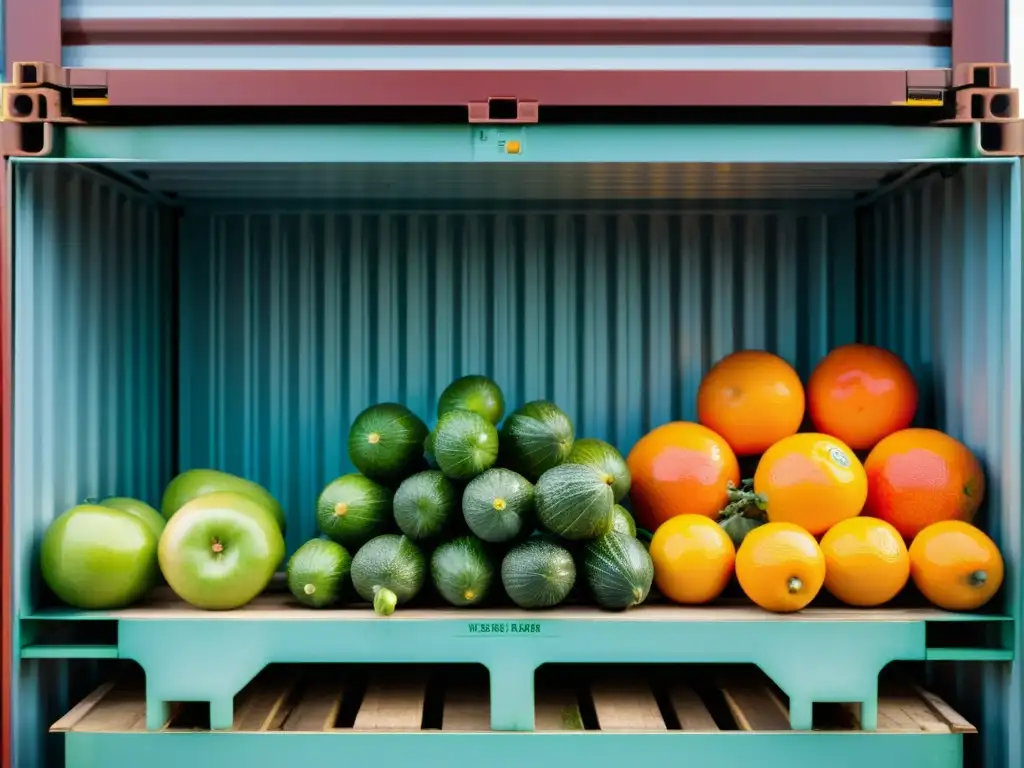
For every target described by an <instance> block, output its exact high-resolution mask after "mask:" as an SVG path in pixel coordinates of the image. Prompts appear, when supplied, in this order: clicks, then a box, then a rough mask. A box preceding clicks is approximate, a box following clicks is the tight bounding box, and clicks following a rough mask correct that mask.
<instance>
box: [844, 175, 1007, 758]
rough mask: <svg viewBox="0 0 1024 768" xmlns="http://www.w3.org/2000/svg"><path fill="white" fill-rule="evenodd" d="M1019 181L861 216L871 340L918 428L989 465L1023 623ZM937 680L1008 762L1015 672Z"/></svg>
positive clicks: (929, 183)
mask: <svg viewBox="0 0 1024 768" xmlns="http://www.w3.org/2000/svg"><path fill="white" fill-rule="evenodd" d="M1014 175H1016V174H1014V171H1013V170H1012V169H1011V168H1010V167H1009V166H1005V165H975V166H965V167H962V168H961V169H959V170H958V171H957V172H956V173H955V175H953V176H952V177H950V178H942V177H940V176H931V177H929V178H926V179H924V180H922V181H920V182H918V183H916V184H914V185H912V186H910V187H907V188H905V189H904V190H902V191H901V192H899V193H898V194H896V195H893V196H891V197H889V198H887V199H885V200H883V201H880V202H879V203H877V204H876V205H874V206H873V207H872V208H871V209H869V210H868V211H866V212H865V213H864V214H863V217H862V219H861V224H862V228H863V231H862V233H861V234H862V241H861V242H862V246H867V247H865V248H862V250H863V254H862V257H863V260H864V268H865V271H864V275H865V278H866V279H865V291H864V292H863V294H862V309H863V312H864V327H865V339H866V340H867V341H871V342H874V343H877V344H880V345H882V346H885V347H888V348H890V349H892V350H894V351H896V352H898V353H899V354H900V355H901V356H902V357H903V358H904V359H905V360H906V361H907V362H908V363H909V364H910V366H911V368H912V369H913V370H914V372H915V374H917V377H918V380H919V381H920V383H921V386H922V392H921V394H922V397H921V407H920V409H919V412H918V422H919V423H920V424H922V425H927V426H938V427H939V428H941V429H943V430H944V431H946V432H948V433H950V434H951V435H953V436H955V437H957V438H958V439H960V440H963V441H964V442H965V443H966V444H967V445H968V446H969V447H970V448H971V449H972V450H973V451H974V452H975V453H976V454H977V455H978V456H979V458H980V459H981V461H982V462H983V464H984V466H985V471H986V473H987V476H988V490H987V498H986V502H985V504H984V507H983V510H982V516H981V519H980V520H979V523H980V524H981V525H982V526H983V527H984V528H985V529H986V530H987V531H988V532H989V533H990V534H991V535H992V536H993V537H994V538H995V539H996V541H997V542H998V543H999V544H1000V546H1001V547H1002V550H1003V552H1004V555H1005V557H1006V560H1007V563H1008V566H1009V570H1008V579H1007V583H1006V588H1005V600H1006V606H1005V610H1007V612H1010V613H1013V614H1014V615H1016V616H1017V618H1018V619H1019V618H1020V616H1019V609H1017V608H1015V606H1019V605H1020V601H1021V583H1020V573H1019V568H1020V557H1021V552H1020V545H1021V534H1022V531H1021V528H1022V518H1021V476H1022V454H1021V426H1020V419H1021V391H1022V390H1021V381H1020V379H1019V373H1020V370H1021V355H1022V350H1021V347H1020V343H1019V342H1020V337H1021V329H1020V327H1019V323H1020V319H1021V317H1020V315H1021V308H1020V299H1021V285H1020V284H1019V281H1020V276H1021V270H1020V260H1021V254H1020V251H1019V247H1020V242H1019V230H1020V216H1021V211H1020V210H1019V206H1020V196H1019V194H1016V195H1015V194H1013V191H1012V187H1011V177H1012V176H1014ZM1017 183H1019V179H1017ZM1013 232H1017V234H1016V235H1013ZM1014 239H1015V240H1016V247H1014V244H1013V241H1014ZM1018 631H1019V630H1018ZM933 673H934V674H935V675H936V677H937V678H938V679H939V680H940V682H942V683H945V684H946V685H948V686H950V687H951V688H953V689H954V690H953V691H952V694H953V698H954V699H955V700H956V702H957V705H958V708H960V707H962V708H964V709H966V710H967V714H968V715H969V716H970V717H973V718H975V719H974V722H978V723H979V728H980V729H981V731H982V733H986V734H989V736H988V737H987V738H986V739H984V740H983V741H982V742H981V743H980V745H979V746H981V747H982V749H983V751H984V754H983V755H982V756H981V757H982V758H983V761H984V762H983V764H984V765H986V766H992V767H993V768H995V766H1003V765H1010V764H1013V763H1014V759H1013V758H1012V756H1010V755H1008V754H1007V753H1006V749H1007V748H1008V745H1009V740H1008V739H1007V738H1004V737H997V736H995V734H1008V733H1010V732H1011V730H1012V729H1013V728H1014V727H1015V726H1012V724H1011V720H1010V716H1009V714H1008V713H1010V712H1011V711H1015V712H1017V713H1018V715H1019V712H1020V709H1019V700H1020V696H1021V693H1020V689H1019V683H1015V684H1014V685H1013V686H1011V679H1010V675H1011V670H1010V668H1009V665H976V664H964V665H956V666H955V667H948V666H947V667H944V668H941V669H936V670H933ZM1018 678H1019V675H1018ZM1017 758H1019V755H1017ZM1017 762H1019V759H1018V760H1017Z"/></svg>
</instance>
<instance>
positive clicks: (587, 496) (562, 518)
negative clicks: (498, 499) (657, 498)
mask: <svg viewBox="0 0 1024 768" xmlns="http://www.w3.org/2000/svg"><path fill="white" fill-rule="evenodd" d="M535 503H536V506H537V519H538V520H539V521H540V522H541V524H542V525H543V526H544V528H546V529H547V530H549V531H551V532H552V533H554V534H556V535H557V536H561V537H562V538H564V539H569V540H571V541H579V540H582V539H593V538H596V537H597V536H600V535H601V534H604V533H607V532H608V531H610V530H611V529H612V523H613V516H612V507H613V506H614V505H615V499H614V497H613V495H612V489H611V486H610V485H608V484H607V483H606V482H605V481H604V478H603V477H602V476H601V474H600V473H599V472H598V471H597V470H595V469H593V468H591V467H588V466H585V465H583V464H563V465H561V466H558V467H555V468H554V469H549V470H548V471H547V472H545V473H544V474H543V475H541V478H540V480H538V481H537V486H536V489H535Z"/></svg>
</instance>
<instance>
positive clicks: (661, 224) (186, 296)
mask: <svg viewBox="0 0 1024 768" xmlns="http://www.w3.org/2000/svg"><path fill="white" fill-rule="evenodd" d="M853 242H854V237H853V216H852V213H851V212H848V213H847V214H846V215H844V216H840V215H835V216H826V215H819V216H801V215H796V214H774V215H769V214H746V215H744V214H728V213H721V214H678V215H671V214H649V213H635V212H630V211H622V212H620V213H616V214H596V213H579V214H573V213H561V214H557V215H554V214H544V213H540V212H534V213H522V214H477V213H468V214H429V213H427V214H418V213H408V214H404V213H392V214H370V213H335V214H330V213H308V214H300V213H296V214H269V213H268V214H259V215H242V214H217V213H208V214H202V213H192V214H189V215H187V216H186V217H185V220H184V224H183V235H182V248H181V251H182V283H183V285H185V286H189V288H188V289H187V290H185V291H183V292H182V297H181V318H182V331H181V361H180V366H181V367H180V372H181V393H180V395H181V401H180V417H181V443H180V446H181V465H182V467H183V468H187V467H198V466H214V467H218V468H222V469H227V470H229V471H234V472H239V473H241V474H244V475H246V476H247V477H251V478H253V479H256V480H258V481H260V482H263V483H265V484H267V486H268V487H269V488H270V489H271V490H272V491H273V492H274V493H275V494H276V495H277V496H278V498H280V499H281V501H282V503H283V504H284V506H285V508H286V510H287V512H288V516H289V528H288V536H289V542H288V543H289V546H290V548H291V549H294V548H295V547H296V546H297V545H298V544H300V543H301V542H303V541H304V540H305V539H307V538H309V537H310V536H311V535H313V533H314V522H315V518H314V515H313V514H312V511H313V508H314V507H313V504H314V500H315V498H316V495H317V493H318V492H319V490H320V488H321V487H322V486H323V485H324V484H326V483H327V482H328V481H329V480H331V479H332V478H333V477H335V476H337V475H339V474H341V473H343V472H346V471H350V469H351V465H350V464H349V462H348V457H347V455H346V449H345V441H346V436H347V432H348V427H349V424H350V423H351V421H352V418H353V417H354V416H355V414H356V413H358V412H359V411H360V410H362V409H363V408H365V407H366V406H368V405H370V404H371V403H374V402H378V401H387V400H399V401H403V402H406V403H407V404H409V406H410V407H412V408H413V409H414V410H415V411H416V412H417V413H418V414H420V416H422V417H423V418H425V419H427V420H428V421H429V420H431V417H432V411H433V408H434V404H435V401H436V398H437V396H438V394H439V393H440V391H441V390H442V389H443V388H444V386H445V385H446V384H447V383H448V382H449V381H450V380H451V379H452V378H454V377H455V376H458V375H461V374H465V373H471V372H484V373H487V374H490V375H493V376H494V377H495V378H496V379H497V381H498V382H499V383H500V384H501V386H502V387H503V388H504V389H505V392H506V397H507V400H508V402H509V403H510V404H513V405H515V404H519V403H523V402H525V401H527V400H532V399H535V398H539V397H549V398H552V399H554V400H555V401H556V402H558V403H559V404H561V405H562V406H563V407H565V408H566V410H567V411H568V413H569V414H570V416H571V417H572V418H573V419H574V421H575V423H576V426H577V430H578V432H579V434H580V435H592V436H596V437H602V438H605V439H608V440H611V441H612V442H614V443H615V444H617V445H618V446H619V447H620V448H622V449H623V450H628V449H629V448H630V447H631V446H632V444H633V443H634V442H635V441H636V440H637V438H639V437H640V435H641V434H643V433H644V432H645V431H646V430H647V429H649V428H650V427H651V426H653V425H656V424H660V423H662V422H664V421H667V420H669V419H672V418H693V417H694V407H695V406H694V401H695V396H696V390H697V385H698V383H699V381H700V377H701V375H702V374H703V372H704V371H706V369H707V367H708V366H709V364H710V363H712V362H713V361H715V360H716V359H718V358H719V357H721V356H722V355H724V354H726V353H727V352H729V351H731V350H733V349H736V348H738V347H765V348H768V349H773V350H776V351H778V352H779V353H781V354H782V355H783V356H785V357H786V358H788V359H789V360H791V361H792V362H793V363H795V364H796V365H797V366H798V367H799V368H800V369H801V370H802V371H804V372H805V373H806V372H807V370H808V366H809V365H810V364H811V363H812V362H814V361H815V360H817V359H818V358H819V357H821V355H823V354H824V353H825V352H826V351H827V350H828V348H829V347H830V346H831V345H834V344H837V343H843V342H846V341H850V340H852V339H853V336H854V332H855V293H854V289H855V279H854V278H855V275H854V261H853V258H852V257H853V252H852V244H853ZM800 296H803V297H806V300H805V301H794V297H800Z"/></svg>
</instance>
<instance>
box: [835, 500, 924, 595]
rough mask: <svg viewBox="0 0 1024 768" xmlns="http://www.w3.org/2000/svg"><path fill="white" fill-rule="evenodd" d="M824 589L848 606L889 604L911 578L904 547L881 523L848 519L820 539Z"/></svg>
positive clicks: (900, 537) (837, 524)
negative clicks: (823, 566)
mask: <svg viewBox="0 0 1024 768" xmlns="http://www.w3.org/2000/svg"><path fill="white" fill-rule="evenodd" d="M821 551H822V553H823V554H824V555H825V589H827V590H828V591H829V592H831V593H832V594H833V595H835V597H836V598H837V599H839V600H842V601H843V602H844V603H846V604H847V605H856V606H858V607H862V608H869V607H872V606H875V605H882V604H883V603H887V602H889V601H890V600H892V599H893V598H894V597H896V595H898V594H899V593H900V591H901V590H902V589H903V588H904V587H905V586H906V585H907V580H908V579H909V578H910V558H909V556H908V555H907V545H906V544H904V543H903V537H902V536H900V533H899V531H897V530H896V529H895V528H893V527H892V526H891V525H889V524H888V523H887V522H885V521H884V520H875V519H874V518H870V517H851V518H849V519H847V520H843V521H841V522H839V523H836V524H835V525H834V526H832V527H831V528H829V530H828V533H826V534H825V535H824V536H823V537H822V539H821Z"/></svg>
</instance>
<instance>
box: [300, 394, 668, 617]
mask: <svg viewBox="0 0 1024 768" xmlns="http://www.w3.org/2000/svg"><path fill="white" fill-rule="evenodd" d="M504 416H505V399H504V395H503V393H502V391H501V389H500V388H499V387H498V385H497V384H496V383H495V382H493V381H491V380H490V379H488V378H486V377H483V376H465V377H463V378H461V379H458V380H456V381H455V382H453V383H452V384H451V385H450V386H448V388H447V389H445V391H444V392H443V393H442V394H441V397H440V400H439V402H438V408H437V424H436V426H435V427H434V428H433V429H432V430H428V428H427V425H426V424H425V423H424V422H423V421H422V420H420V419H419V418H418V417H417V416H416V415H415V414H413V413H412V412H411V411H409V410H408V409H407V408H405V407H404V406H401V405H397V404H394V403H383V404H378V405H374V406H371V407H369V408H367V409H366V410H365V411H363V412H362V413H361V414H359V416H357V417H356V419H355V421H354V423H353V424H352V428H351V431H350V434H349V440H348V451H349V457H350V458H351V460H352V463H353V464H354V465H355V467H356V468H357V469H358V470H359V474H349V475H344V476H342V477H339V478H338V479H336V480H334V481H333V482H331V483H330V484H329V485H328V486H327V487H326V488H325V489H324V490H323V492H322V493H321V494H320V498H319V500H318V503H317V518H318V524H319V529H320V531H321V532H322V533H323V534H324V535H325V537H326V538H320V539H314V540H312V541H309V542H307V543H306V544H304V545H303V546H302V547H300V548H299V550H298V551H296V553H295V554H294V555H293V556H292V558H291V560H290V561H289V563H288V571H287V575H288V584H289V587H290V589H291V591H292V593H293V594H294V595H295V597H296V599H297V600H299V601H300V602H302V603H305V604H306V605H309V606H312V607H324V606H326V605H330V604H332V603H334V602H336V601H337V600H339V599H340V598H341V597H342V595H343V592H344V589H345V584H346V582H347V581H348V580H349V579H350V580H351V583H352V587H353V588H354V591H355V592H356V593H357V594H358V595H359V596H360V597H361V598H363V599H364V600H366V601H368V602H371V603H372V604H373V607H374V610H375V611H376V612H377V613H379V614H383V615H389V614H391V613H392V612H393V611H394V610H395V608H396V607H397V606H399V605H402V604H404V603H407V602H409V601H410V600H412V599H413V598H415V597H417V596H418V595H420V594H421V592H423V591H424V588H425V587H426V588H428V589H429V588H433V590H434V592H435V595H436V597H438V598H440V599H441V600H443V601H444V602H446V603H448V604H450V605H453V606H456V607H470V606H474V605H480V604H484V603H493V602H495V601H496V600H501V599H502V598H503V597H507V598H508V599H510V600H511V601H512V602H513V603H515V604H516V605H518V606H520V607H522V608H529V609H540V608H551V607H553V606H555V605H558V604H560V603H562V602H563V601H564V600H565V599H566V598H567V597H568V596H569V595H570V593H571V592H572V591H573V590H574V588H575V587H576V586H577V574H578V573H579V574H581V575H582V576H583V577H584V578H582V579H581V580H580V582H581V585H582V583H583V582H585V583H586V585H587V591H588V592H589V594H590V595H591V597H592V598H593V600H594V601H595V602H596V603H597V604H598V605H600V606H602V607H604V608H608V609H624V608H628V607H631V606H633V605H638V604H640V603H642V602H643V601H644V600H645V599H646V598H647V595H648V593H649V591H650V588H651V583H652V581H653V577H654V573H653V564H652V562H651V558H650V555H649V554H648V552H647V549H646V547H645V546H644V544H642V543H641V542H640V541H638V540H637V538H636V526H635V524H634V522H633V518H632V516H631V515H630V514H629V512H627V511H626V509H625V508H623V507H622V506H619V505H618V504H617V502H618V501H620V500H621V499H622V498H623V497H624V496H625V495H626V494H627V493H628V492H629V487H630V476H629V470H628V469H627V467H626V463H625V460H624V459H623V458H622V456H621V454H619V452H618V451H617V450H616V449H615V448H613V447H612V446H611V445H609V444H607V443H605V442H603V441H600V440H596V439H581V440H576V438H575V430H574V427H573V424H572V422H571V421H570V419H569V417H568V416H567V415H566V414H565V413H564V412H563V411H562V410H561V409H560V408H558V406H556V405H555V404H553V403H550V402H546V401H533V402H529V403H526V404H525V405H523V406H522V407H521V408H519V409H518V410H517V411H515V412H514V413H512V414H511V415H509V417H508V418H507V419H505V420H504V424H503V425H502V427H501V429H500V431H499V429H498V427H497V425H498V424H499V423H501V422H502V419H503V418H504ZM396 529H397V530H396ZM499 582H500V585H501V587H500V589H499V588H497V587H496V585H497V584H498V583H499ZM578 591H579V590H578Z"/></svg>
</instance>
